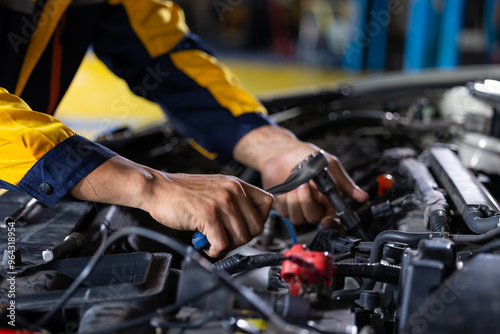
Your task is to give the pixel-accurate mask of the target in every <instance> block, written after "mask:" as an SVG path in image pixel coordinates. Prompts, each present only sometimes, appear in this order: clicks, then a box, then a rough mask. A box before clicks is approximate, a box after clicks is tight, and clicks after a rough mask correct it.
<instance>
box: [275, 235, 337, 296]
mask: <svg viewBox="0 0 500 334" xmlns="http://www.w3.org/2000/svg"><path fill="white" fill-rule="evenodd" d="M334 274H335V265H334V260H333V256H332V255H331V254H330V253H328V252H313V251H311V250H309V249H308V248H307V246H306V245H295V246H293V247H292V248H291V249H290V250H289V251H287V252H285V254H284V260H283V264H282V266H281V278H282V279H283V280H284V281H286V282H288V283H289V284H290V294H292V295H299V294H300V292H301V286H302V285H303V284H307V285H330V284H331V283H332V279H333V275H334Z"/></svg>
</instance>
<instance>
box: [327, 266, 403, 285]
mask: <svg viewBox="0 0 500 334" xmlns="http://www.w3.org/2000/svg"><path fill="white" fill-rule="evenodd" d="M336 267H337V272H336V273H335V276H348V277H362V278H370V279H372V280H374V281H377V282H383V283H389V284H399V275H400V273H401V267H399V266H393V265H384V264H381V263H368V264H367V263H351V264H344V263H339V264H337V266H336Z"/></svg>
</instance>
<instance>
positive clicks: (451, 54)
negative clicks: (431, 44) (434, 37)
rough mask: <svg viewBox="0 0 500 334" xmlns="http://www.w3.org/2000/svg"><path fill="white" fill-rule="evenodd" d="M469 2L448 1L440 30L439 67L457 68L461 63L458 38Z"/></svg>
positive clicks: (464, 0) (465, 0) (459, 0)
mask: <svg viewBox="0 0 500 334" xmlns="http://www.w3.org/2000/svg"><path fill="white" fill-rule="evenodd" d="M494 1H496V0H494ZM466 3H467V0H446V2H445V7H444V11H443V14H442V18H441V24H440V27H441V28H440V29H439V41H438V53H437V63H436V65H437V66H438V67H455V66H457V65H459V63H460V48H459V45H458V36H459V34H460V30H462V26H463V21H464V16H465V8H466Z"/></svg>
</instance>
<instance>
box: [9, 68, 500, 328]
mask: <svg viewBox="0 0 500 334" xmlns="http://www.w3.org/2000/svg"><path fill="white" fill-rule="evenodd" d="M499 79H500V69H499V68H497V67H473V68H465V69H459V70H456V71H449V72H428V73H422V74H418V75H416V74H415V75H409V74H393V75H392V74H385V75H384V76H383V77H380V76H373V77H371V76H370V77H366V78H363V79H361V80H359V81H357V82H356V81H355V82H353V83H351V84H348V85H344V86H336V87H332V88H331V89H324V90H321V91H318V90H314V91H311V92H299V93H295V94H289V95H285V96H278V97H276V96H274V97H268V98H264V99H262V103H263V104H264V105H265V106H266V108H267V109H268V110H269V114H270V117H271V118H273V120H274V121H276V122H277V123H278V124H280V125H281V126H283V127H285V128H287V129H289V130H290V131H292V132H293V133H294V134H295V135H296V136H297V137H298V138H300V139H302V140H305V141H308V142H311V143H314V144H315V145H317V146H318V147H321V148H322V149H324V150H325V151H327V152H330V153H332V154H334V155H335V156H337V157H338V158H339V160H340V161H341V162H342V164H343V166H344V168H345V169H346V171H347V172H348V173H349V174H350V175H351V177H352V178H353V180H354V181H355V182H356V183H357V184H358V185H359V186H361V187H362V188H363V189H364V190H365V191H367V192H368V193H369V195H370V199H369V200H368V201H367V202H365V203H357V202H355V201H352V200H350V199H348V198H347V197H344V196H342V194H339V193H338V191H337V190H336V187H335V181H334V180H333V178H331V176H330V175H329V173H328V172H327V171H326V170H325V167H326V165H325V164H324V163H325V160H324V159H325V157H324V155H323V153H322V152H321V151H319V152H317V153H315V154H314V155H312V156H310V157H308V158H307V159H306V160H304V161H303V162H301V163H300V164H299V165H298V166H297V167H296V168H295V169H294V170H293V171H290V177H289V178H288V179H287V180H286V181H285V182H284V183H282V184H280V185H276V186H275V187H273V188H271V189H269V191H271V192H273V193H275V194H280V193H284V192H287V191H290V190H291V189H293V188H295V187H297V186H299V185H300V184H302V183H304V182H314V183H315V184H316V186H317V187H318V189H319V190H320V191H321V192H322V193H324V194H325V195H326V196H327V197H328V199H329V200H330V201H331V202H332V205H333V206H334V208H335V209H336V211H337V218H338V221H339V225H338V226H337V227H336V228H324V227H322V226H321V225H320V224H317V222H311V224H304V225H300V226H293V225H292V224H290V222H289V221H288V219H287V218H286V217H281V216H280V215H279V213H277V212H274V211H272V212H271V215H270V216H269V218H268V220H267V222H266V224H265V228H264V231H263V232H262V234H261V235H259V236H257V237H256V238H254V239H253V240H252V241H250V242H249V243H248V244H247V245H244V246H242V247H239V248H237V249H235V250H233V251H231V252H229V253H227V254H226V255H225V256H224V257H222V258H220V259H210V258H208V257H206V256H205V255H204V253H203V251H199V250H196V249H195V248H194V247H192V245H191V238H192V236H193V232H182V231H174V230H170V229H168V228H167V227H164V226H161V225H160V224H158V223H156V222H155V221H154V220H153V219H152V218H151V217H150V216H149V215H148V214H146V213H144V212H142V211H139V210H135V209H131V208H126V207H120V206H114V205H104V204H97V203H86V202H77V201H71V200H64V201H62V202H60V203H59V204H57V205H56V206H55V207H53V208H49V207H46V206H44V205H43V204H41V203H40V202H38V201H36V200H34V199H32V198H29V197H28V196H26V195H23V194H17V193H12V192H8V193H6V194H4V195H2V196H0V216H1V218H2V223H1V224H2V225H1V228H0V248H1V249H2V250H3V261H2V266H1V268H0V269H1V270H0V291H1V294H0V304H1V305H2V307H1V308H0V319H1V320H0V328H5V330H6V333H7V332H9V331H8V330H10V332H12V333H13V332H14V330H23V332H35V333H134V334H137V333H169V334H170V333H339V334H340V333H345V334H348V333H353V334H354V333H365V334H371V333H376V334H388V333H494V332H498V331H499V329H498V328H500V319H499V318H498V317H497V315H498V314H500V281H499V280H498V277H500V255H499V254H498V253H497V251H498V250H500V202H499V201H500V187H499V186H500V81H497V80H499ZM98 141H100V142H101V143H102V144H103V145H105V146H108V147H110V148H111V149H113V150H115V151H116V152H118V153H119V154H121V155H123V156H125V157H127V158H130V159H132V160H134V161H137V162H139V163H143V164H147V165H149V166H152V167H154V168H158V169H162V170H166V171H168V172H191V173H222V174H229V175H235V176H238V177H240V178H242V179H243V180H245V181H247V182H250V183H252V184H255V185H257V186H260V178H259V174H258V173H257V172H256V171H254V170H251V169H249V168H246V167H245V166H242V165H240V164H239V163H237V162H235V161H232V162H229V163H225V164H220V163H216V162H214V161H211V160H208V159H206V158H204V157H203V156H201V155H200V154H199V153H197V152H196V151H194V149H193V148H192V147H191V146H190V145H189V142H188V140H187V139H186V138H183V137H181V136H180V135H178V134H177V133H176V131H175V128H174V127H173V126H171V125H170V124H162V125H161V126H153V127H149V128H147V129H143V130H140V131H132V130H130V129H127V128H119V129H116V130H115V131H112V132H109V133H107V134H104V135H103V136H101V137H100V138H98ZM145 148H147V149H145ZM0 331H2V330H0Z"/></svg>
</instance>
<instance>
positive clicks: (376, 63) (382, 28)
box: [365, 0, 391, 71]
mask: <svg viewBox="0 0 500 334" xmlns="http://www.w3.org/2000/svg"><path fill="white" fill-rule="evenodd" d="M390 22H391V13H390V12H389V1H388V0H371V6H370V12H369V13H368V22H367V23H366V26H365V32H366V33H367V35H368V37H369V42H368V43H369V44H368V49H367V50H366V69H367V70H369V71H382V70H384V69H385V57H386V50H387V30H388V26H389V23H390Z"/></svg>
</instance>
